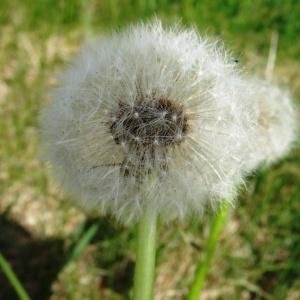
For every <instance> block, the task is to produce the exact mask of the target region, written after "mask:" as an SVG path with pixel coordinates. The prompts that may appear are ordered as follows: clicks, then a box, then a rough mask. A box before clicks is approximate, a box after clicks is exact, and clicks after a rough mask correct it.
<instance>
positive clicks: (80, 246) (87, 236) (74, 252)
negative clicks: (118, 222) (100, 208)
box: [64, 219, 101, 267]
mask: <svg viewBox="0 0 300 300" xmlns="http://www.w3.org/2000/svg"><path fill="white" fill-rule="evenodd" d="M100 224H101V220H100V219H99V220H98V221H97V222H96V223H94V224H93V225H91V226H90V227H89V228H88V229H87V230H86V231H85V233H84V234H83V236H82V237H81V238H80V239H79V240H78V242H77V243H76V244H75V246H74V247H73V248H72V249H71V251H70V252H69V254H68V255H67V257H66V259H65V262H64V267H65V266H67V265H68V264H69V263H70V262H72V261H73V260H75V259H76V258H77V257H79V256H80V255H81V253H82V252H83V251H84V249H85V248H86V247H87V246H88V245H89V244H90V242H91V241H92V239H93V238H94V237H95V235H96V233H97V231H98V229H99V227H100Z"/></svg>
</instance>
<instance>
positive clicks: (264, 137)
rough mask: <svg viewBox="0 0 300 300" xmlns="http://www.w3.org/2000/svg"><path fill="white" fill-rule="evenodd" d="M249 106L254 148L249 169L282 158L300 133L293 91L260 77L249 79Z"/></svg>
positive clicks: (247, 158) (247, 159) (251, 137)
mask: <svg viewBox="0 0 300 300" xmlns="http://www.w3.org/2000/svg"><path fill="white" fill-rule="evenodd" d="M247 84H248V91H249V93H248V105H249V106H250V109H251V110H252V111H253V113H252V115H253V120H252V121H253V124H254V126H252V130H251V131H250V132H249V136H250V140H251V145H252V148H251V151H250V152H249V156H248V157H246V158H245V170H246V172H247V171H253V170H254V169H256V168H257V167H258V166H259V165H261V164H270V163H272V162H275V161H276V160H278V159H280V158H282V157H283V156H284V155H286V154H287V153H288V151H289V150H290V149H291V146H292V144H293V142H294V141H295V139H296V136H297V131H298V129H297V123H298V122H297V116H296V110H295V108H294V106H293V103H292V99H291V96H290V93H289V92H288V91H287V90H283V89H281V88H279V87H278V86H276V85H274V84H271V83H269V82H267V81H265V80H263V79H260V78H248V79H247Z"/></svg>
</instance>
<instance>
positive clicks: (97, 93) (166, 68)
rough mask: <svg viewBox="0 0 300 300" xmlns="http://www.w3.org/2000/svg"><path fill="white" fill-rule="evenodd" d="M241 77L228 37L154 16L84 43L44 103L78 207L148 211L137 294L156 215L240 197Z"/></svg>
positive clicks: (149, 265) (243, 141)
mask: <svg viewBox="0 0 300 300" xmlns="http://www.w3.org/2000/svg"><path fill="white" fill-rule="evenodd" d="M239 83H240V80H239V77H238V70H237V66H236V63H235V60H234V59H233V58H232V57H230V55H228V54H227V53H226V52H225V50H224V48H223V46H222V45H221V44H220V43H218V42H216V41H211V40H208V39H205V38H203V37H201V36H199V34H198V33H197V32H196V31H195V30H193V29H181V28H180V27H179V26H174V27H172V28H169V29H164V28H163V27H162V25H161V24H160V22H159V21H154V22H152V23H150V24H148V25H142V24H141V25H138V26H135V27H130V28H129V29H127V30H125V31H122V32H120V33H115V34H114V35H113V36H111V37H106V38H102V39H100V40H98V41H96V42H94V43H93V44H91V45H89V46H88V47H87V48H85V49H84V50H83V51H82V52H81V54H80V55H79V56H78V57H77V58H76V59H75V60H74V61H73V64H72V66H71V67H70V68H69V69H68V70H67V71H65V72H64V73H63V74H62V75H61V76H60V87H58V88H57V89H56V90H55V91H54V97H53V98H54V99H53V101H52V102H51V103H50V104H49V105H48V106H47V107H46V108H45V109H44V110H43V113H42V117H41V121H42V137H43V144H44V153H45V158H46V159H47V160H49V161H50V162H51V164H52V167H53V170H54V171H53V173H54V175H55V176H56V178H57V180H58V182H60V183H61V184H62V186H63V188H64V189H65V190H66V191H67V192H69V193H70V194H72V195H73V197H74V199H75V200H76V201H77V203H78V204H80V205H81V206H84V207H86V208H90V209H93V210H98V211H101V212H104V213H110V214H112V215H113V216H114V217H116V218H117V219H118V220H120V221H121V222H124V223H129V222H131V221H135V220H140V226H139V240H138V253H137V267H136V277H135V290H134V295H135V299H143V300H146V299H150V297H151V296H150V294H151V284H152V283H151V280H148V281H147V279H143V278H148V279H149V278H152V277H153V276H152V273H153V265H154V255H153V253H154V245H155V228H156V227H155V226H156V221H155V220H156V216H158V215H159V216H160V217H161V219H162V220H163V221H167V220H172V219H176V218H177V219H184V218H187V217H189V216H191V215H192V214H198V215H201V214H202V213H203V211H204V209H205V207H206V206H207V205H210V206H216V205H217V204H218V203H220V202H222V201H223V200H224V199H227V200H228V201H231V200H232V199H233V198H234V195H235V189H236V188H235V187H236V184H238V183H239V182H241V181H242V176H241V173H242V172H241V165H242V163H243V159H244V152H245V151H244V149H248V143H249V130H250V128H248V127H249V124H251V123H249V122H246V121H245V118H246V117H247V116H248V111H245V109H244V107H245V106H244V103H243V101H244V100H243V99H244V98H243V97H240V96H241V94H243V90H240V85H239ZM245 99H246V98H245ZM241 149H243V151H241ZM141 261H142V262H141ZM139 262H141V263H139Z"/></svg>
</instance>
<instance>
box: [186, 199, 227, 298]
mask: <svg viewBox="0 0 300 300" xmlns="http://www.w3.org/2000/svg"><path fill="white" fill-rule="evenodd" d="M228 210H229V204H228V203H226V204H224V205H223V207H222V208H221V209H220V212H219V213H218V214H217V215H216V217H215V219H214V221H213V223H212V227H211V231H210V235H209V237H208V241H207V244H206V246H205V249H204V256H203V260H202V261H201V262H200V263H199V265H198V267H197V269H196V273H195V278H194V282H193V284H192V288H191V290H190V292H189V294H188V298H187V299H188V300H198V299H200V294H201V291H202V288H203V286H204V282H205V279H206V276H207V274H208V272H209V268H210V265H211V262H212V259H213V256H214V253H215V250H216V247H217V244H218V239H219V235H220V233H221V229H222V226H223V224H224V222H225V220H226V216H227V214H228Z"/></svg>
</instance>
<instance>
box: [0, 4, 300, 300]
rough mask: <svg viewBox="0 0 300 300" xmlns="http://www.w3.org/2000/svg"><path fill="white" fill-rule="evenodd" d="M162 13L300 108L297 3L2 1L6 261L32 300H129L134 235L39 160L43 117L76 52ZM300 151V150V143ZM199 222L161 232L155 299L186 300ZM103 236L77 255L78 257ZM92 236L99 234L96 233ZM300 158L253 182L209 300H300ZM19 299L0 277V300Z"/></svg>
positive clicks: (1, 236) (0, 121)
mask: <svg viewBox="0 0 300 300" xmlns="http://www.w3.org/2000/svg"><path fill="white" fill-rule="evenodd" d="M153 15H156V16H158V17H160V18H161V19H162V20H163V21H164V23H165V24H171V23H172V22H175V21H181V22H182V23H183V24H184V25H193V26H196V27H197V28H198V29H199V31H200V32H202V33H203V34H204V35H213V36H215V37H217V38H220V39H222V40H224V41H225V43H226V45H227V47H228V49H229V50H230V51H231V52H232V53H234V55H235V57H236V58H237V59H238V61H239V64H240V65H241V68H242V69H243V70H245V72H249V73H253V72H256V73H258V74H260V75H262V76H264V75H265V70H266V66H267V62H268V53H269V49H270V45H271V44H272V43H271V40H272V37H273V40H274V37H278V47H277V48H276V49H275V50H276V54H277V57H276V64H275V67H274V70H273V72H272V80H273V81H274V82H276V83H278V84H280V85H282V86H284V87H288V88H289V89H290V90H291V92H292V94H293V95H294V100H295V104H297V103H298V104H299V103H300V68H299V60H300V42H299V41H300V40H299V36H300V2H299V1H296V0H286V1H279V0H274V1H271V0H268V1H267V0H266V1H259V0H253V1H250V0H245V1H238V0H227V1H220V0H216V1H210V0H203V1H196V0H176V1H171V0H160V1H158V0H149V1H146V0H117V1H113V0H106V1H105V0H98V1H97V0H92V1H85V0H69V1H67V0H62V1H58V0H56V1H55V0H36V1H33V0H23V1H18V0H2V1H1V3H0V251H1V253H2V254H3V255H4V256H5V257H6V259H7V260H8V261H9V262H10V264H11V266H12V268H13V269H14V271H15V273H16V274H17V276H18V277H19V279H20V281H21V282H22V284H23V285H24V287H25V289H26V290H27V291H28V293H29V294H30V296H31V297H32V299H37V300H43V299H51V300H77V299H78V300H79V299H80V300H83V299H86V300H90V299H93V300H98V299H99V300H100V299H107V300H118V299H129V297H130V289H131V285H132V275H133V266H134V257H135V256H134V245H135V236H136V232H135V227H134V226H129V227H123V226H121V225H119V224H117V223H116V222H114V220H112V219H110V218H109V217H104V216H103V217H101V218H100V220H99V218H98V217H97V216H94V215H86V214H84V212H83V211H81V210H80V209H78V208H76V207H74V206H73V205H72V204H71V203H70V202H69V201H68V199H67V196H66V195H64V194H63V193H62V192H61V191H60V190H59V188H58V187H57V185H56V184H55V182H53V180H52V179H51V177H50V176H49V171H48V168H47V166H46V165H45V164H43V163H42V162H41V160H40V158H39V128H38V115H39V110H40V107H41V105H42V104H43V103H45V102H47V101H49V98H50V96H49V90H50V89H51V87H54V86H55V85H56V83H57V82H56V79H55V74H56V73H57V72H59V71H60V70H62V69H63V68H64V67H65V66H66V65H67V64H68V62H69V61H70V59H71V58H72V56H73V54H74V53H76V51H77V50H78V49H79V47H80V46H81V45H82V44H83V43H84V42H86V41H87V40H89V39H92V38H93V37H94V36H95V35H101V34H104V33H109V32H111V31H113V30H118V29H119V28H121V27H123V26H125V25H126V24H129V23H132V22H137V21H140V20H146V19H149V18H151V17H153ZM297 144H298V146H299V142H298V143H297ZM211 217H212V212H210V213H208V214H207V215H206V216H205V217H204V218H203V219H201V220H195V219H194V220H191V221H190V222H189V223H186V224H182V223H170V224H168V225H167V226H162V227H160V239H159V245H158V257H157V270H156V271H157V276H156V282H155V300H166V299H172V300H173V299H174V300H181V299H184V296H185V295H186V293H187V291H188V287H189V285H190V283H191V282H192V277H193V272H194V270H195V267H196V264H197V262H198V261H199V259H200V257H201V254H202V249H203V246H204V244H205V239H206V238H207V236H208V230H209V224H210V220H211ZM89 229H90V231H89V232H90V233H91V232H92V231H94V232H96V234H95V235H94V236H93V238H92V240H91V242H90V243H89V244H88V246H87V247H85V248H84V249H83V251H82V253H81V254H80V255H74V253H72V252H71V250H70V249H73V248H74V245H78V243H79V241H82V237H86V235H85V233H87V232H88V230H89ZM91 230H92V231H91ZM299 233H300V151H299V148H297V145H296V147H295V149H294V150H293V151H292V152H291V153H290V154H289V156H288V157H286V158H285V159H284V160H282V161H280V162H278V163H277V164H275V165H272V166H270V167H268V168H265V169H263V170H260V171H259V172H257V173H256V174H254V175H253V176H251V177H249V178H248V179H247V186H246V188H243V189H242V190H241V193H240V197H239V199H238V201H237V202H236V205H235V208H234V209H232V211H231V213H230V216H229V218H228V220H227V222H226V224H225V226H224V228H223V230H222V235H221V239H220V243H219V247H218V249H217V253H216V256H215V259H214V262H213V266H212V268H211V270H210V273H209V276H208V278H207V281H206V285H205V290H204V293H203V296H202V298H201V299H202V300H208V299H209V300H212V299H224V300H227V299H230V300H240V299H247V300H248V299H249V300H250V299H251V300H252V299H275V300H276V299H278V300H282V299H288V300H296V299H300V234H299ZM14 299H17V296H16V294H15V292H14V290H13V289H12V287H11V285H10V283H9V281H8V280H7V278H6V277H4V275H3V273H1V272H0V300H14Z"/></svg>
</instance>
